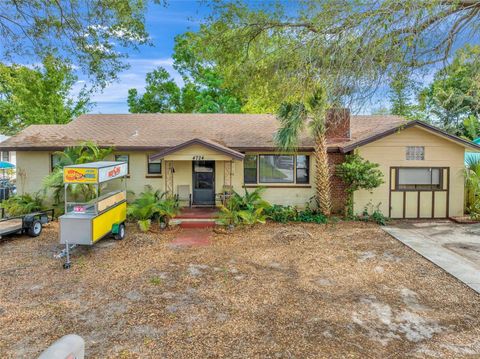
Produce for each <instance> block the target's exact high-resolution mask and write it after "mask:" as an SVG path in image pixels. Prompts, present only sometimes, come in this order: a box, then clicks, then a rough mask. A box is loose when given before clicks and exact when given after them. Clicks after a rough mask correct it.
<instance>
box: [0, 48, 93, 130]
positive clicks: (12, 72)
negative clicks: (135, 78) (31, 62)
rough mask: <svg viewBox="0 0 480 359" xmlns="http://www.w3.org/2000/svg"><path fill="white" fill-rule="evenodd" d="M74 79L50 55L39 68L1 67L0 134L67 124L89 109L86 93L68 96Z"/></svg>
mask: <svg viewBox="0 0 480 359" xmlns="http://www.w3.org/2000/svg"><path fill="white" fill-rule="evenodd" d="M76 80H77V78H76V76H75V75H73V74H72V68H71V66H69V65H68V64H66V63H64V62H63V61H62V60H59V59H56V58H54V57H52V56H47V57H45V58H44V60H43V63H42V65H41V66H35V67H34V68H30V67H26V66H22V65H4V64H0V133H3V134H8V135H12V134H15V133H17V132H18V131H20V130H22V129H23V128H25V127H27V126H29V125H33V124H55V123H67V122H69V121H70V120H71V119H72V118H74V117H76V116H78V115H80V114H82V113H84V112H86V111H87V110H88V108H89V100H88V93H87V92H86V91H85V90H81V91H80V92H79V93H78V94H77V95H76V96H75V99H74V98H73V97H72V95H71V90H72V86H73V85H74V84H75V82H76Z"/></svg>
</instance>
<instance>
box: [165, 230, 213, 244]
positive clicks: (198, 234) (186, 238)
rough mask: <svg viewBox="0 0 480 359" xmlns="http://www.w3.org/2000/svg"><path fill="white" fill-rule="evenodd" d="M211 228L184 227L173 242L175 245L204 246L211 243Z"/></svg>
mask: <svg viewBox="0 0 480 359" xmlns="http://www.w3.org/2000/svg"><path fill="white" fill-rule="evenodd" d="M211 233H212V232H211V230H209V229H194V228H188V229H184V230H183V231H182V232H180V233H179V234H178V236H177V237H176V238H175V239H174V240H173V241H172V242H171V244H170V245H171V246H173V247H203V246H208V245H210V243H211V242H210V236H211Z"/></svg>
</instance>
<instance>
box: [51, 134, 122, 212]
mask: <svg viewBox="0 0 480 359" xmlns="http://www.w3.org/2000/svg"><path fill="white" fill-rule="evenodd" d="M112 151H113V149H112V148H99V147H98V146H97V145H96V144H95V143H93V142H91V141H87V142H82V143H81V144H80V145H78V146H75V147H68V148H66V149H65V150H64V151H57V152H55V153H54V154H55V155H57V156H58V157H59V161H58V163H57V164H56V166H55V168H54V169H53V171H52V173H50V174H49V175H48V176H47V177H45V178H44V179H43V189H44V193H47V192H48V191H51V193H52V197H53V201H54V204H55V205H59V204H61V203H62V201H63V194H64V193H63V190H64V184H63V167H65V166H69V165H75V164H82V163H88V162H95V161H101V160H103V159H105V157H107V156H108V155H109V154H111V153H112ZM69 191H70V192H69V195H71V196H72V197H73V198H75V199H78V198H81V199H82V200H83V201H89V200H91V199H92V198H94V196H95V188H94V187H93V186H92V185H87V184H76V185H71V186H69Z"/></svg>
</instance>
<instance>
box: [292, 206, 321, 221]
mask: <svg viewBox="0 0 480 359" xmlns="http://www.w3.org/2000/svg"><path fill="white" fill-rule="evenodd" d="M297 221H298V222H306V223H327V222H328V217H326V216H325V215H324V214H322V213H321V212H317V211H313V210H311V209H310V208H307V209H305V210H304V211H300V212H298V217H297Z"/></svg>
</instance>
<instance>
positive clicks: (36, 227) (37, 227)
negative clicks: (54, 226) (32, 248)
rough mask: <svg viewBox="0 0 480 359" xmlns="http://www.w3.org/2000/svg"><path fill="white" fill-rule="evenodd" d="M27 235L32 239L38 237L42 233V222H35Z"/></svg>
mask: <svg viewBox="0 0 480 359" xmlns="http://www.w3.org/2000/svg"><path fill="white" fill-rule="evenodd" d="M27 233H28V235H29V236H30V237H38V236H39V235H40V233H42V222H40V221H39V220H38V219H36V220H35V221H33V222H32V224H31V225H30V227H28V230H27Z"/></svg>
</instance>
